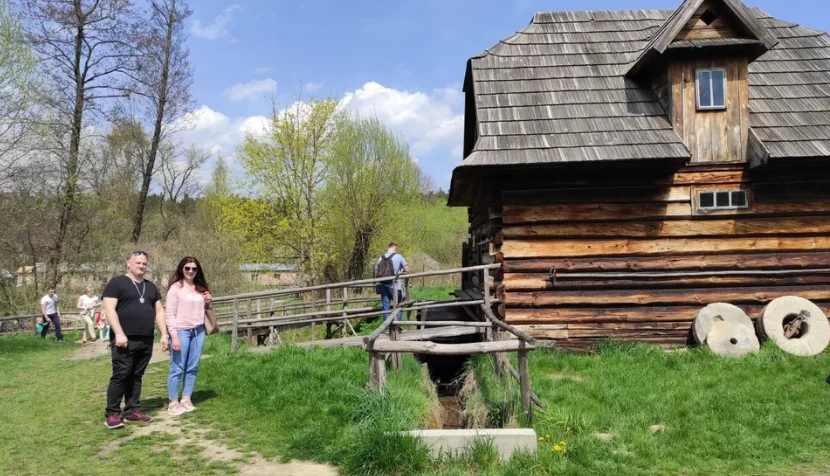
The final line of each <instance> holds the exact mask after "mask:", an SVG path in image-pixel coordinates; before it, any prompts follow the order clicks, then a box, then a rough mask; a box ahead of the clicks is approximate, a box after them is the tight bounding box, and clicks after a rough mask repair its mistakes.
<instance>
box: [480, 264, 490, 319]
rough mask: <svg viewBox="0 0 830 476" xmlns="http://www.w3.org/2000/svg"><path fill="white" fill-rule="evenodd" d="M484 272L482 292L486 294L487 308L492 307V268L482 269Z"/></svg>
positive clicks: (485, 303) (485, 302)
mask: <svg viewBox="0 0 830 476" xmlns="http://www.w3.org/2000/svg"><path fill="white" fill-rule="evenodd" d="M481 274H482V278H483V279H482V281H483V282H482V285H481V292H482V294H483V295H484V305H485V306H486V307H487V309H490V270H489V269H487V268H484V269H482V270H481Z"/></svg>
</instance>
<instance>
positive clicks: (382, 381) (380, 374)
mask: <svg viewBox="0 0 830 476" xmlns="http://www.w3.org/2000/svg"><path fill="white" fill-rule="evenodd" d="M377 355H378V358H377V359H375V362H376V364H377V369H376V370H375V375H376V377H377V388H378V390H381V391H383V390H384V389H385V388H386V358H384V355H383V354H377Z"/></svg>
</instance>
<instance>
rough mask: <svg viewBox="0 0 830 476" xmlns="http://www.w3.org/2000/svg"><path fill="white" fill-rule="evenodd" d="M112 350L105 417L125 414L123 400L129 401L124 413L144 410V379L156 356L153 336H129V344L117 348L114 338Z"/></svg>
mask: <svg viewBox="0 0 830 476" xmlns="http://www.w3.org/2000/svg"><path fill="white" fill-rule="evenodd" d="M110 346H111V350H112V377H111V378H110V385H109V387H108V388H107V409H106V411H105V412H104V416H110V415H120V414H121V399H122V398H123V399H124V400H125V405H124V414H125V415H129V414H130V413H132V412H134V411H136V410H140V409H141V406H140V403H139V398H140V397H141V378H142V377H143V376H144V371H145V370H146V369H147V364H149V363H150V357H152V356H153V338H152V337H149V336H148V337H144V336H127V347H126V348H123V347H116V346H115V340H114V339H113V340H111V341H110Z"/></svg>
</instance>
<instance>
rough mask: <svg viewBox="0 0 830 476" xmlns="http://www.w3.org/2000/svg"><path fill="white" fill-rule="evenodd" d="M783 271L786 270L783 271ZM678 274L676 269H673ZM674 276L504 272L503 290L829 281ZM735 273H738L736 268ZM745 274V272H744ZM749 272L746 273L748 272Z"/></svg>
mask: <svg viewBox="0 0 830 476" xmlns="http://www.w3.org/2000/svg"><path fill="white" fill-rule="evenodd" d="M782 271H785V270H782ZM676 273H678V272H676ZM682 273H683V272H679V273H678V274H677V276H675V277H672V276H670V274H671V273H663V275H664V276H665V277H663V278H651V277H647V276H646V277H638V276H636V272H634V273H628V274H627V276H628V277H627V278H615V277H614V273H613V272H609V273H605V272H603V273H597V276H596V277H595V278H578V279H574V278H572V277H570V276H568V274H566V273H561V274H557V277H556V284H554V282H553V279H551V276H550V274H544V273H533V274H531V273H508V274H505V275H504V281H503V283H504V289H505V292H511V291H545V290H553V289H559V290H565V289H600V288H604V289H630V288H635V289H636V288H644V287H649V288H652V289H657V288H679V287H713V286H717V287H722V286H793V285H798V284H830V270H805V269H799V270H793V272H776V271H773V270H757V271H756V272H755V273H752V274H749V275H746V274H745V275H737V274H736V275H726V276H720V275H717V271H703V272H699V275H696V276H695V275H691V276H690V275H684V274H682ZM737 273H741V272H740V271H738V272H737ZM743 273H747V272H745V271H744V272H743ZM747 274H748V273H747Z"/></svg>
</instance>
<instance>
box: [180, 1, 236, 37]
mask: <svg viewBox="0 0 830 476" xmlns="http://www.w3.org/2000/svg"><path fill="white" fill-rule="evenodd" d="M241 9H242V7H240V6H239V5H237V4H232V5H229V6H227V7H225V9H223V10H222V11H221V12H220V13H219V14H218V15H216V18H214V19H213V22H212V23H210V24H209V25H202V22H201V21H199V20H193V24H191V25H190V33H191V34H192V35H193V36H195V37H197V38H204V39H206V40H216V39H219V38H225V37H228V38H232V37H231V34H230V31H228V25H229V24H230V22H231V20H232V19H233V15H234V13H236V12H237V11H239V10H241Z"/></svg>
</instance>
